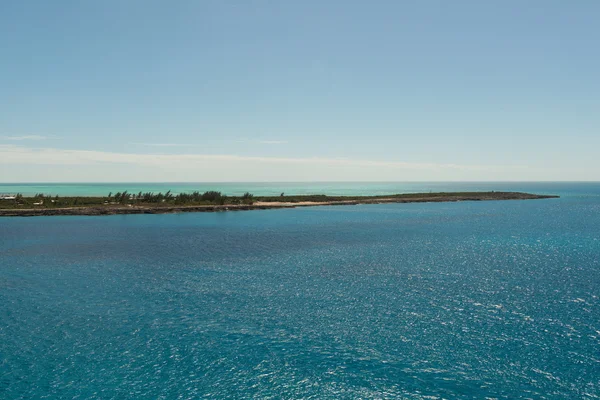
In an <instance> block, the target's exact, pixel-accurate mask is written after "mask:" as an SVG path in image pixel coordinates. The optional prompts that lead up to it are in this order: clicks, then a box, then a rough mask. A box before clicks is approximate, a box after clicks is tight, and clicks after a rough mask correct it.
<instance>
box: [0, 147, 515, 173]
mask: <svg viewBox="0 0 600 400" xmlns="http://www.w3.org/2000/svg"><path fill="white" fill-rule="evenodd" d="M220 161H223V162H241V163H244V162H246V163H261V164H271V165H282V164H287V165H290V164H291V165H294V164H295V165H307V164H310V165H320V166H323V167H327V166H342V167H344V166H348V167H374V168H395V169H411V170H440V169H454V170H465V171H469V170H471V171H474V170H477V171H481V170H489V169H497V168H524V167H523V166H489V165H461V164H435V163H409V162H402V161H378V160H361V159H349V158H326V157H262V156H239V155H235V154H136V153H115V152H104V151H94V150H67V149H56V148H30V147H25V146H17V145H1V144H0V164H12V165H16V164H34V165H89V164H131V165H139V166H155V167H165V168H172V167H177V166H186V167H190V166H192V167H193V166H194V165H195V164H204V163H206V162H220Z"/></svg>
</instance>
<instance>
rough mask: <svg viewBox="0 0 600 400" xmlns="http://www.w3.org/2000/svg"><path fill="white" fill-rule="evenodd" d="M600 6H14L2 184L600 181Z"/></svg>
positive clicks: (1, 140)
mask: <svg viewBox="0 0 600 400" xmlns="http://www.w3.org/2000/svg"><path fill="white" fill-rule="evenodd" d="M599 17H600V1H597V0H578V1H572V2H568V1H563V0H529V1H522V0H490V1H480V0H471V1H466V0H455V1H444V0H439V1H434V0H413V1H410V0H402V1H398V0H389V1H386V0H375V1H352V0H350V1H348V0H324V1H323V0H304V1H275V0H272V1H266V0H264V1H262V0H237V1H233V0H232V1H223V0H215V1H210V0H178V1H155V0H128V1H121V0H104V1H79V0H77V1H66V0H55V1H42V0H36V1H33V0H22V1H3V2H0V182H96V181H98V182H153V181H154V182H156V181H163V182H164V181H172V182H186V181H189V182H210V181H240V182H241V181H535V180H544V181H564V180H575V181H585V180H596V181H598V180H600V157H599V156H598V149H599V148H600V78H599V75H598V71H600V51H598V41H599V39H600V24H599V23H598V18H599Z"/></svg>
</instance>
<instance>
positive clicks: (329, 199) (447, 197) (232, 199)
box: [0, 191, 554, 210]
mask: <svg viewBox="0 0 600 400" xmlns="http://www.w3.org/2000/svg"><path fill="white" fill-rule="evenodd" d="M545 197H554V196H538V195H531V194H527V193H516V192H457V193H407V194H393V195H379V196H326V195H323V194H313V195H296V196H295V195H291V196H286V195H285V194H284V193H281V194H280V195H276V196H254V195H253V194H251V193H248V192H246V193H244V194H243V195H242V196H226V195H224V194H222V193H221V192H217V191H207V192H204V193H200V192H198V191H195V192H191V193H179V194H176V195H174V194H173V193H171V191H168V192H166V193H162V192H159V193H154V192H146V193H142V192H139V193H137V194H135V193H129V192H128V191H124V192H117V193H114V194H113V193H112V192H110V193H109V194H108V196H105V197H81V196H76V197H73V196H66V197H59V196H54V197H52V196H50V195H46V194H43V193H37V194H36V195H35V196H33V197H25V196H23V195H21V194H17V195H16V196H15V199H12V200H0V209H7V210H10V209H13V210H18V209H23V210H26V209H60V208H71V207H88V208H89V207H96V208H98V207H99V208H107V209H108V208H116V207H121V208H122V207H124V206H125V207H136V208H140V207H148V208H155V209H167V208H174V207H180V206H229V205H231V206H245V205H253V204H255V203H256V202H260V203H262V204H265V203H266V205H267V206H270V205H269V204H268V203H291V204H292V205H293V204H295V203H334V204H335V203H340V202H341V203H343V204H348V203H376V202H421V201H461V200H509V199H533V198H545ZM274 206H277V204H274Z"/></svg>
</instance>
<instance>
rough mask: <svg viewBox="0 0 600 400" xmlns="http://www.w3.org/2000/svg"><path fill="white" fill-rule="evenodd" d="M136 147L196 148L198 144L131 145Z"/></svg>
mask: <svg viewBox="0 0 600 400" xmlns="http://www.w3.org/2000/svg"><path fill="white" fill-rule="evenodd" d="M131 144H133V145H137V146H148V147H196V146H199V145H198V144H191V143H131Z"/></svg>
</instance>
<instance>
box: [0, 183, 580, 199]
mask: <svg viewBox="0 0 600 400" xmlns="http://www.w3.org/2000/svg"><path fill="white" fill-rule="evenodd" d="M555 185H556V184H555ZM547 186H548V184H547V183H514V182H513V183H508V182H464V183H454V182H452V183H448V182H293V183H290V182H266V183H265V182H263V183H256V182H255V183H252V182H250V183H248V182H243V183H242V182H238V183H235V182H234V183H231V182H228V183H219V182H216V183H206V182H204V183H202V182H200V183H66V184H65V183H27V184H23V183H0V194H1V193H11V194H16V193H21V194H23V195H24V196H33V195H35V194H36V193H44V194H49V195H52V196H55V195H59V196H106V195H108V193H110V192H113V193H116V192H122V191H124V190H128V191H129V192H131V193H137V192H140V191H141V192H166V191H168V190H171V191H172V192H173V193H175V194H177V193H181V192H193V191H195V190H198V191H200V192H204V191H208V190H217V191H220V192H223V193H225V194H227V195H230V196H239V195H242V194H244V193H245V192H248V191H249V192H251V193H253V194H256V195H274V196H276V195H279V194H280V193H281V192H285V193H287V194H330V195H348V196H351V195H355V196H358V195H380V194H394V193H410V192H412V193H415V192H430V191H432V192H450V191H457V190H465V191H466V190H497V191H499V190H537V191H540V190H543V189H544V188H545V187H547ZM562 186H564V187H567V188H569V187H573V184H572V183H563V184H562Z"/></svg>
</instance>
